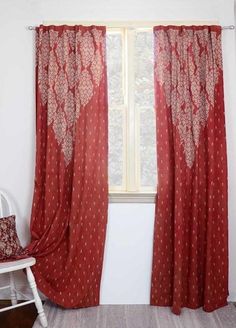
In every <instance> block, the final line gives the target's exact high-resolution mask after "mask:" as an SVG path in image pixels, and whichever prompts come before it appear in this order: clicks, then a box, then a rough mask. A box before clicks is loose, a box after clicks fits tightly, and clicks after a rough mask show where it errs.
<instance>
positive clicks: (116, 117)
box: [109, 109, 123, 186]
mask: <svg viewBox="0 0 236 328" xmlns="http://www.w3.org/2000/svg"><path fill="white" fill-rule="evenodd" d="M122 151H123V112H122V111H121V110H115V109H111V110H109V186H121V185H122V180H123V179H122V178H123V177H122V171H123V170H122V168H123V154H122Z"/></svg>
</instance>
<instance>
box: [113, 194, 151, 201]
mask: <svg viewBox="0 0 236 328" xmlns="http://www.w3.org/2000/svg"><path fill="white" fill-rule="evenodd" d="M155 200H156V193H155V192H110V193H109V203H155Z"/></svg>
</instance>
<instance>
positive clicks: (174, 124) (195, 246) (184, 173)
mask: <svg viewBox="0 0 236 328" xmlns="http://www.w3.org/2000/svg"><path fill="white" fill-rule="evenodd" d="M154 40H155V41H154V44H155V49H154V53H155V54H154V57H155V73H154V74H155V108H156V117H157V118H156V126H157V162H158V165H157V167H158V189H157V199H156V216H155V227H154V249H153V268H152V287H151V304H152V305H161V306H171V307H172V311H173V312H174V313H176V314H179V313H180V310H181V307H189V308H193V309H194V308H198V307H200V306H203V308H204V310H205V311H212V310H215V309H216V308H218V307H220V306H224V305H226V304H227V295H228V230H227V161H226V137H225V118H224V96H223V73H222V54H221V27H219V26H199V27H198V26H189V27H187V26H179V27H177V26H165V27H164V26H157V27H154Z"/></svg>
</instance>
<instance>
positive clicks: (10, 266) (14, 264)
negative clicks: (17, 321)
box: [0, 190, 47, 328]
mask: <svg viewBox="0 0 236 328" xmlns="http://www.w3.org/2000/svg"><path fill="white" fill-rule="evenodd" d="M4 203H5V206H4V205H3V204H4ZM6 207H8V212H9V213H6V215H4V213H3V212H4V211H3V210H4V209H6ZM12 214H13V213H12V207H11V203H10V201H9V198H8V196H7V195H6V193H4V192H3V191H1V190H0V220H1V218H2V217H6V216H9V215H12ZM35 263H36V260H35V258H34V257H29V258H26V259H22V260H13V261H11V262H2V263H1V262H0V274H1V273H9V277H10V280H9V282H10V284H9V285H7V286H3V287H0V290H3V289H7V288H9V289H10V291H11V304H12V305H11V306H8V307H5V308H2V309H0V312H4V311H8V310H11V309H14V308H17V307H20V306H23V305H27V304H30V303H35V306H36V308H37V311H38V315H39V320H40V323H41V325H42V327H44V328H46V327H47V318H46V316H45V313H44V309H43V305H42V302H41V299H40V297H39V294H38V290H37V286H36V283H35V279H34V275H33V273H32V271H31V269H30V267H31V266H33V265H34V264H35ZM22 269H26V274H27V279H28V282H29V285H30V288H31V290H32V293H33V297H34V298H33V299H30V300H27V301H25V302H22V303H17V294H20V295H22V296H23V297H25V298H26V299H28V297H26V295H24V294H23V293H21V292H20V291H18V290H17V289H16V286H15V282H14V271H18V270H22Z"/></svg>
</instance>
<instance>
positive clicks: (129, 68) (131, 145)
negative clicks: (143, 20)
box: [125, 29, 138, 191]
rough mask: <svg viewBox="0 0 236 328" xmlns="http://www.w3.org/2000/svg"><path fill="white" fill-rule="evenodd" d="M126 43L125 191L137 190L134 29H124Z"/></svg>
mask: <svg viewBox="0 0 236 328" xmlns="http://www.w3.org/2000/svg"><path fill="white" fill-rule="evenodd" d="M125 41H126V42H125V45H126V91H127V93H126V94H127V112H126V114H127V115H126V117H127V119H126V123H127V125H126V130H127V133H126V136H127V143H126V144H127V149H126V155H127V156H126V158H127V191H138V184H137V179H138V165H137V145H138V138H137V115H136V113H135V101H134V83H135V70H134V42H135V31H134V30H133V29H126V30H125Z"/></svg>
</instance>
